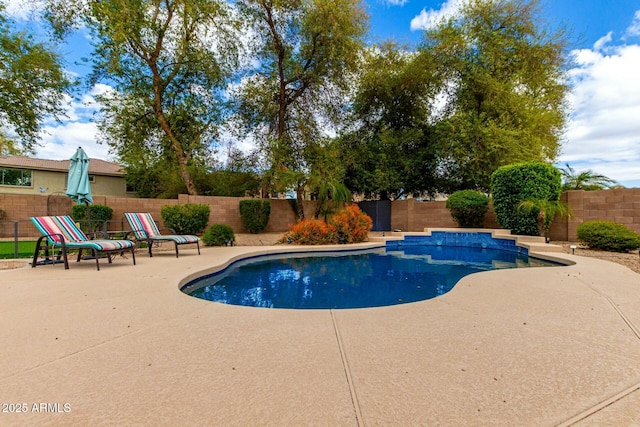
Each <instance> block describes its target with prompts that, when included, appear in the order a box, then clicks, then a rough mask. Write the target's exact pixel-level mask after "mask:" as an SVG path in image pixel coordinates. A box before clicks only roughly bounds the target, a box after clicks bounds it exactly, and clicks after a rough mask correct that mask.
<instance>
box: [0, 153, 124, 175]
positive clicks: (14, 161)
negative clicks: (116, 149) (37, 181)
mask: <svg viewBox="0 0 640 427" xmlns="http://www.w3.org/2000/svg"><path fill="white" fill-rule="evenodd" d="M69 162H70V160H47V159H36V158H32V157H24V156H0V167H1V166H4V167H14V168H20V169H39V170H49V171H68V170H69ZM89 173H90V174H93V175H114V176H124V175H126V173H125V172H124V170H123V168H122V166H121V165H119V164H117V163H112V162H107V161H106V160H100V159H89Z"/></svg>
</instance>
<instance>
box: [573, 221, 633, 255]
mask: <svg viewBox="0 0 640 427" xmlns="http://www.w3.org/2000/svg"><path fill="white" fill-rule="evenodd" d="M577 231H578V239H580V241H581V242H583V243H584V244H585V245H587V246H588V247H590V248H592V249H602V250H605V251H613V252H628V251H630V250H635V249H639V248H640V234H638V233H636V232H634V231H633V230H630V229H628V228H627V227H625V226H624V225H622V224H617V223H615V222H611V221H587V222H583V223H582V224H580V225H579V226H578V230H577Z"/></svg>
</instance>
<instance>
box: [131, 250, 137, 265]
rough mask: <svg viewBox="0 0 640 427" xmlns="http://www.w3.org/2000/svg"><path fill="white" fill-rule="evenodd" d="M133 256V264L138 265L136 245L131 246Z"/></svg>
mask: <svg viewBox="0 0 640 427" xmlns="http://www.w3.org/2000/svg"><path fill="white" fill-rule="evenodd" d="M131 258H133V265H136V247H135V246H134V247H132V248H131Z"/></svg>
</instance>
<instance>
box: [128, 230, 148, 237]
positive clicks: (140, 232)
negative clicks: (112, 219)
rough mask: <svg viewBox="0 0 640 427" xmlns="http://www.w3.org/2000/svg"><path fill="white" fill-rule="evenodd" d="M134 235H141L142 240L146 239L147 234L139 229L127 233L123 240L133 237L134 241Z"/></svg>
mask: <svg viewBox="0 0 640 427" xmlns="http://www.w3.org/2000/svg"><path fill="white" fill-rule="evenodd" d="M136 234H141V235H143V236H144V237H143V238H144V239H147V238H148V235H147V232H146V231H144V230H139V229H133V230H129V231H127V234H126V235H125V237H124V238H125V239H129V235H131V237H133V238H134V239H137V237H136Z"/></svg>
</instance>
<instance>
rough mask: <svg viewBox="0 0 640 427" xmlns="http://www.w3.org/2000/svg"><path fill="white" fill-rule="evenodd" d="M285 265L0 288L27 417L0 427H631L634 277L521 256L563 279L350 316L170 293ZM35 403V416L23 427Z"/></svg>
mask: <svg viewBox="0 0 640 427" xmlns="http://www.w3.org/2000/svg"><path fill="white" fill-rule="evenodd" d="M458 231H459V230H458ZM381 244H382V243H381V242H379V241H372V242H369V243H365V244H358V245H353V246H351V245H350V246H349V248H362V249H365V248H370V247H376V245H377V246H378V247H379V246H380V245H381ZM344 248H345V246H325V247H322V248H321V250H341V249H342V250H344ZM292 249H295V250H296V251H302V252H304V251H308V250H309V248H308V247H299V248H297V247H295V248H294V247H292V246H263V247H233V248H204V249H203V251H202V252H203V253H202V255H201V256H198V255H196V254H195V251H190V250H189V249H185V250H184V251H181V254H180V258H178V259H176V258H175V257H174V256H173V255H171V254H162V253H161V254H159V255H157V256H156V255H154V257H153V258H148V257H146V256H144V254H142V252H139V256H137V257H136V259H137V261H138V265H136V266H135V267H134V266H132V265H131V262H130V260H120V259H116V260H115V261H114V263H113V264H111V265H105V266H103V268H102V269H101V271H99V272H97V271H96V270H95V265H94V264H91V263H89V262H81V263H72V265H71V269H70V270H67V271H65V270H64V269H63V268H62V266H60V265H56V266H42V267H37V268H35V269H32V268H27V269H16V270H8V271H4V272H3V273H2V275H0V319H1V320H2V322H1V323H0V324H2V325H4V326H5V328H3V330H2V332H1V333H0V368H2V369H0V402H2V403H5V402H6V403H10V402H24V403H27V404H28V409H29V410H28V411H27V412H26V413H0V424H2V425H25V424H35V423H39V424H65V425H88V424H91V425H116V424H118V425H122V424H139V425H178V424H180V425H185V424H192V425H194V424H197V425H203V424H207V425H248V424H275V425H293V424H295V425H310V424H315V425H317V424H321V425H367V424H387V425H388V424H393V425H398V424H412V425H416V424H441V425H461V424H465V425H486V424H511V425H514V424H517V425H574V424H577V425H580V424H581V423H583V424H610V425H628V424H632V423H634V422H635V423H638V422H639V421H640V420H639V418H638V417H639V415H638V410H637V407H638V404H639V403H640V332H639V331H640V328H639V327H638V326H640V293H639V292H638V288H639V287H640V275H638V274H636V273H634V272H632V271H631V270H629V269H627V268H626V267H623V266H620V265H617V264H613V263H610V262H607V261H601V260H596V259H593V258H583V257H579V256H573V255H567V254H558V253H553V252H542V251H540V252H538V251H535V255H536V256H545V257H552V258H554V259H561V260H565V261H567V262H573V263H574V264H573V265H570V266H566V267H560V268H553V269H545V268H541V269H536V272H535V274H533V273H532V271H531V270H532V269H520V270H497V271H490V272H483V273H478V274H474V275H471V276H467V277H465V278H464V279H462V280H461V281H460V283H459V284H458V285H456V287H455V288H454V289H453V290H452V291H451V292H450V293H448V294H446V295H444V296H442V297H439V298H435V299H433V300H427V301H423V302H417V303H411V304H404V305H398V306H390V307H379V308H371V309H353V310H309V311H306V310H305V311H299V310H279V309H273V310H269V309H254V308H246V307H235V306H226V305H223V304H215V303H210V302H206V301H202V300H197V299H195V298H191V297H188V296H186V295H182V294H181V293H180V291H179V283H185V282H186V281H188V279H189V278H190V277H194V276H196V275H201V274H202V273H203V271H206V270H211V269H213V268H218V269H220V268H222V266H223V265H225V264H229V263H230V262H232V260H234V259H238V258H242V257H246V256H252V255H257V254H264V253H276V252H283V251H285V252H286V251H291V250H292ZM314 249H317V248H314ZM524 270H527V271H524ZM39 403H49V404H50V405H49V406H47V405H45V406H44V408H45V411H39V412H35V411H34V410H33V408H34V406H33V404H39ZM64 403H69V405H70V411H68V412H65V411H64V410H65V406H64ZM56 404H58V405H57V406H56ZM36 407H37V406H36ZM46 409H49V410H46ZM54 409H56V411H54Z"/></svg>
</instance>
